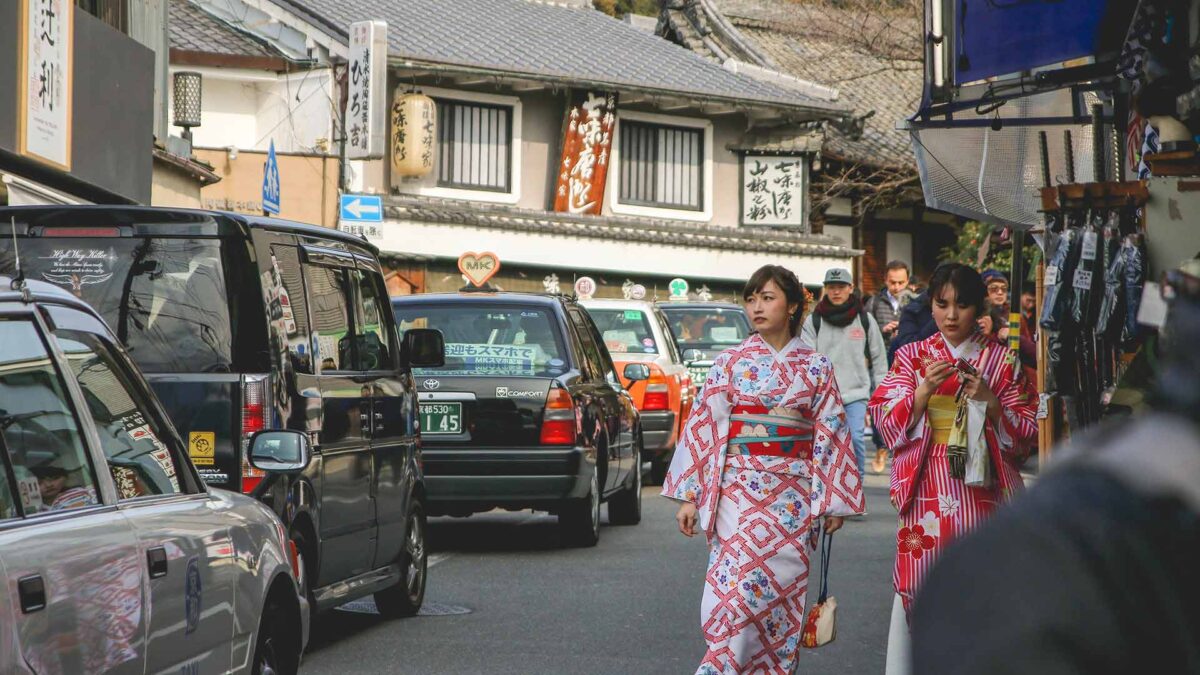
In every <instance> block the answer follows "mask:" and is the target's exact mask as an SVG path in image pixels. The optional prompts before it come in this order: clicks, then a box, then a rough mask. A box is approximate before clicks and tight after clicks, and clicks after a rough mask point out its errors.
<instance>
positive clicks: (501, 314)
mask: <svg viewBox="0 0 1200 675" xmlns="http://www.w3.org/2000/svg"><path fill="white" fill-rule="evenodd" d="M396 320H397V321H398V322H399V324H400V330H401V331H405V330H408V329H409V328H436V329H438V330H440V331H442V335H443V336H444V337H445V340H446V365H445V366H443V367H441V368H419V369H417V370H415V371H414V373H415V374H417V375H422V374H424V375H517V376H522V375H523V376H532V377H557V376H559V375H562V374H563V373H565V372H567V362H566V358H567V357H566V356H565V354H566V350H564V349H563V347H562V342H561V336H560V334H559V331H558V329H557V328H556V327H555V325H554V322H553V315H552V314H550V313H549V312H547V311H544V310H542V309H539V308H536V307H534V308H521V307H509V306H503V305H493V304H478V305H476V304H462V303H455V304H454V305H453V306H425V305H418V304H404V305H402V306H400V307H399V308H398V309H397V310H396Z"/></svg>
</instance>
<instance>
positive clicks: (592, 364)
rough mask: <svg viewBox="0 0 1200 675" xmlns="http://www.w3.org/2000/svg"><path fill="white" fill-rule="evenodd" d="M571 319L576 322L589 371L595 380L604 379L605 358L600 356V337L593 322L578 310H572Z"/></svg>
mask: <svg viewBox="0 0 1200 675" xmlns="http://www.w3.org/2000/svg"><path fill="white" fill-rule="evenodd" d="M571 319H572V320H573V321H574V322H575V329H576V330H577V331H578V332H579V342H580V344H581V345H582V346H583V358H584V359H586V360H587V362H588V371H590V372H591V375H592V378H593V379H597V380H600V379H604V375H605V370H606V369H605V367H604V358H603V357H602V356H601V355H600V345H599V343H598V342H597V338H598V336H597V335H596V332H595V330H594V329H593V328H592V325H591V322H590V321H588V320H587V317H586V316H584V314H583V312H580V311H579V310H577V309H572V310H571Z"/></svg>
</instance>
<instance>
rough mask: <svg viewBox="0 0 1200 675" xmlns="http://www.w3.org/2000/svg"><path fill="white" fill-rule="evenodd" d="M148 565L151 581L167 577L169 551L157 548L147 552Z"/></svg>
mask: <svg viewBox="0 0 1200 675" xmlns="http://www.w3.org/2000/svg"><path fill="white" fill-rule="evenodd" d="M146 563H147V564H148V565H149V567H150V578H151V579H158V578H159V577H165V576H167V549H165V548H163V547H162V546H155V547H154V548H152V549H150V550H148V551H146Z"/></svg>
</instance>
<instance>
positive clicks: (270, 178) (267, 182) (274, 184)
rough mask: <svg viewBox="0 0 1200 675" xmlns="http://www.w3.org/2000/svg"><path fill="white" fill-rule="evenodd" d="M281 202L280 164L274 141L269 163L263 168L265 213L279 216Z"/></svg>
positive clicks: (268, 156)
mask: <svg viewBox="0 0 1200 675" xmlns="http://www.w3.org/2000/svg"><path fill="white" fill-rule="evenodd" d="M279 201H280V200H279V162H278V161H276V159H275V140H274V139H272V140H271V150H270V152H268V153H267V163H266V165H264V166H263V186H262V207H263V211H266V212H267V213H273V214H275V215H279Z"/></svg>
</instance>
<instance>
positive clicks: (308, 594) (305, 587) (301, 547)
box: [288, 530, 317, 614]
mask: <svg viewBox="0 0 1200 675" xmlns="http://www.w3.org/2000/svg"><path fill="white" fill-rule="evenodd" d="M288 538H289V539H291V542H292V544H293V545H294V546H295V547H296V569H297V571H298V573H299V576H297V577H296V590H297V595H299V596H300V597H302V598H305V599H306V600H308V606H309V607H310V608H311V609H312V612H313V613H314V614H315V613H316V611H317V603H316V602H314V601H313V595H312V569H311V567H310V566H309V561H308V556H307V555H306V552H307V551H308V548H306V543H305V541H304V535H302V534H300V533H299V532H297V531H294V530H293V531H292V533H291V534H290V535H289V536H288Z"/></svg>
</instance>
